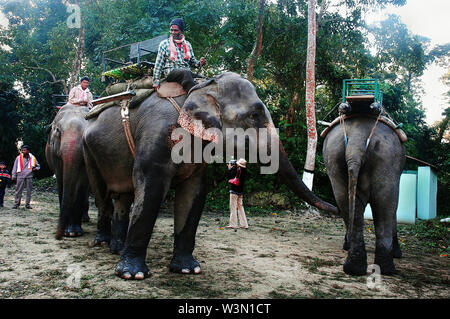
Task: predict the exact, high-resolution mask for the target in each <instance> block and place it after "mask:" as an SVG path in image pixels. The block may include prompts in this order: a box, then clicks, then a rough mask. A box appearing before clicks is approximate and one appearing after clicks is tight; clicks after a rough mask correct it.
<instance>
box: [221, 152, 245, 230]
mask: <svg viewBox="0 0 450 319" xmlns="http://www.w3.org/2000/svg"><path fill="white" fill-rule="evenodd" d="M246 166H247V161H246V160H245V159H243V158H240V159H239V160H238V161H237V162H236V165H231V163H228V171H227V176H228V178H230V179H232V178H237V179H238V180H239V183H238V185H235V184H230V185H231V190H230V224H229V225H228V226H227V227H226V228H232V229H236V228H238V225H237V217H238V215H236V210H237V211H238V214H239V224H240V225H241V228H244V229H247V228H248V223H247V217H246V216H245V211H244V204H243V196H244V186H245V180H246V176H247V167H246Z"/></svg>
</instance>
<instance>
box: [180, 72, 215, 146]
mask: <svg viewBox="0 0 450 319" xmlns="http://www.w3.org/2000/svg"><path fill="white" fill-rule="evenodd" d="M178 124H179V125H180V126H181V127H182V128H184V129H185V130H186V131H188V132H189V133H191V134H192V135H194V136H196V137H199V138H201V139H203V140H205V141H210V142H215V143H219V136H218V134H217V130H221V129H222V119H221V110H220V104H219V101H218V86H217V83H216V82H215V80H214V79H211V80H208V81H206V82H203V83H200V84H198V85H196V86H194V87H193V88H192V89H191V90H190V91H189V95H188V98H187V99H186V101H185V102H184V104H183V107H182V108H181V111H180V116H179V117H178ZM211 128H215V129H217V130H210V129H211Z"/></svg>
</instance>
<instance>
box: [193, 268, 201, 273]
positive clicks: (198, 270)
mask: <svg viewBox="0 0 450 319" xmlns="http://www.w3.org/2000/svg"><path fill="white" fill-rule="evenodd" d="M201 271H202V270H201V269H200V267H195V268H194V273H196V274H199V273H200V272H201Z"/></svg>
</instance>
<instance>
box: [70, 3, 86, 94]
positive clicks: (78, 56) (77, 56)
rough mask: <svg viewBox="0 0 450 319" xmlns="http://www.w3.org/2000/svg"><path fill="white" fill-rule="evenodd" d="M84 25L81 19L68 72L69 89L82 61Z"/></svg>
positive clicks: (76, 77) (79, 71)
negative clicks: (72, 59)
mask: <svg viewBox="0 0 450 319" xmlns="http://www.w3.org/2000/svg"><path fill="white" fill-rule="evenodd" d="M75 4H78V1H75ZM84 39H85V36H84V26H83V20H81V24H80V29H79V30H78V44H77V51H76V53H75V59H74V61H73V66H72V72H71V74H70V80H69V86H70V89H71V88H73V87H74V86H75V85H76V84H77V82H78V77H79V76H80V73H81V67H82V63H83V57H84Z"/></svg>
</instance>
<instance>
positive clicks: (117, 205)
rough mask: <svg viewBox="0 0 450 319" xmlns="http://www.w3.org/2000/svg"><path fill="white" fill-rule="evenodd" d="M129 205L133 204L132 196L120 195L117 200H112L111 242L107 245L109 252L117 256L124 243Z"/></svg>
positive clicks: (128, 218)
mask: <svg viewBox="0 0 450 319" xmlns="http://www.w3.org/2000/svg"><path fill="white" fill-rule="evenodd" d="M131 203H133V194H120V195H119V198H118V199H114V213H113V218H112V225H111V242H110V244H109V250H110V251H111V253H113V254H119V253H120V251H121V250H122V248H123V245H124V243H125V239H126V237H127V230H128V223H129V220H130V216H129V215H130V207H131Z"/></svg>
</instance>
